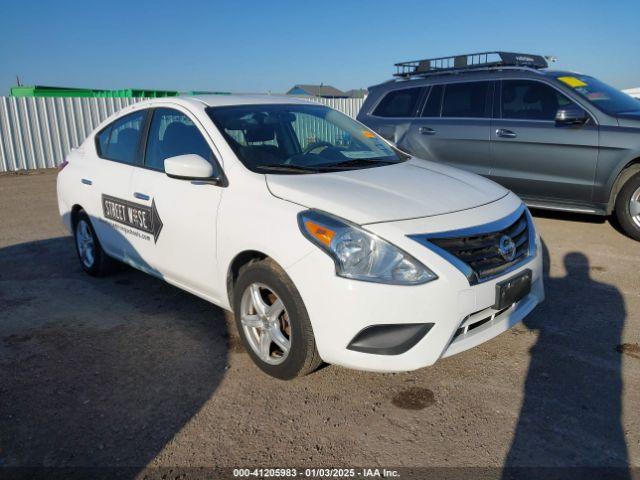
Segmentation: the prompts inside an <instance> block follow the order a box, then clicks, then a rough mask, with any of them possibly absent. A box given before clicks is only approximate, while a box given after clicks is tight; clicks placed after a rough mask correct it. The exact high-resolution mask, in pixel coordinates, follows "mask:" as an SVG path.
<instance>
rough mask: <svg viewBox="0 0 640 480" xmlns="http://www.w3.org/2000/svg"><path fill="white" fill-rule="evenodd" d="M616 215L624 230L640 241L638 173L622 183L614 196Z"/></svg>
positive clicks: (639, 186) (639, 187) (639, 188)
mask: <svg viewBox="0 0 640 480" xmlns="http://www.w3.org/2000/svg"><path fill="white" fill-rule="evenodd" d="M615 210H616V217H617V218H618V222H620V226H621V227H622V229H623V230H624V232H625V233H626V234H627V235H629V236H630V237H631V238H633V239H635V240H639V241H640V173H636V174H635V175H634V176H632V177H631V178H630V179H629V180H627V182H626V183H625V184H624V185H623V187H622V189H621V190H620V193H619V194H618V198H616V207H615Z"/></svg>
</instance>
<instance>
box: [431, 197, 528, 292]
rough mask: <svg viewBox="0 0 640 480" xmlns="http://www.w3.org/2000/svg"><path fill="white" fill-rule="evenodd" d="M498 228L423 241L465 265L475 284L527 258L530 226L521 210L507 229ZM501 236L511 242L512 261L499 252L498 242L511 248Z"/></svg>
mask: <svg viewBox="0 0 640 480" xmlns="http://www.w3.org/2000/svg"><path fill="white" fill-rule="evenodd" d="M501 227H502V228H500V229H498V230H493V231H488V232H486V231H485V232H482V233H475V232H473V233H470V234H466V235H463V236H457V235H456V236H451V237H446V236H445V237H440V236H438V237H436V238H434V237H431V238H427V239H426V240H427V241H428V242H430V243H432V244H433V245H436V246H437V247H439V248H440V249H442V250H444V251H445V252H447V253H448V254H450V255H451V256H453V257H454V258H455V259H457V260H458V261H460V262H462V263H463V264H464V265H466V266H468V267H469V268H470V269H471V270H472V272H473V275H474V276H475V278H474V279H473V280H474V282H472V283H477V282H482V281H485V280H488V279H490V278H493V277H495V276H497V275H500V274H501V273H503V272H505V271H507V270H509V269H510V268H511V267H514V266H515V265H517V264H518V263H520V262H522V261H523V260H524V259H525V258H527V257H528V256H529V249H530V244H529V242H530V235H529V234H530V232H529V229H530V228H531V227H530V226H529V220H528V216H527V212H526V210H524V209H523V210H522V212H521V213H520V215H519V216H518V217H516V218H515V220H514V221H512V222H509V223H508V224H507V226H501ZM452 233H453V232H452ZM505 237H508V238H509V239H511V241H512V242H513V244H514V246H515V253H514V255H513V258H510V257H509V255H505V254H504V253H505V252H501V251H500V242H501V241H503V244H504V243H506V244H507V245H509V246H511V245H510V244H509V241H508V240H507V239H506V238H505ZM470 280H471V279H470Z"/></svg>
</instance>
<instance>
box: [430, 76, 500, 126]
mask: <svg viewBox="0 0 640 480" xmlns="http://www.w3.org/2000/svg"><path fill="white" fill-rule="evenodd" d="M490 85H491V83H490V82H473V83H452V84H449V85H446V86H445V90H444V101H443V103H442V116H443V117H466V118H470V117H473V118H480V117H486V116H488V115H487V114H488V110H489V109H488V108H487V107H488V106H489V105H490V102H489V101H488V97H489V92H490V90H489V87H490Z"/></svg>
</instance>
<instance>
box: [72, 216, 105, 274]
mask: <svg viewBox="0 0 640 480" xmlns="http://www.w3.org/2000/svg"><path fill="white" fill-rule="evenodd" d="M73 233H74V239H75V243H76V252H77V253H78V259H79V260H80V265H81V266H82V269H83V270H84V271H85V272H87V273H88V274H89V275H92V276H94V277H102V276H104V275H107V274H109V273H111V271H112V270H113V264H114V261H113V259H111V258H110V257H109V256H107V254H106V253H105V252H104V250H103V249H102V246H101V245H100V242H99V240H98V237H97V236H96V233H95V231H94V230H93V226H92V225H91V221H90V220H89V216H88V215H87V214H86V213H85V211H84V210H81V211H80V212H79V213H78V216H77V218H76V221H75V225H74V232H73Z"/></svg>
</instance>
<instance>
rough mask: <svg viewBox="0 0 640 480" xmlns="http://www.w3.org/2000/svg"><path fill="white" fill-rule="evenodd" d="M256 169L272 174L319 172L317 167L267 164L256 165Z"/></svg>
mask: <svg viewBox="0 0 640 480" xmlns="http://www.w3.org/2000/svg"><path fill="white" fill-rule="evenodd" d="M258 168H261V169H262V170H267V171H272V172H296V173H317V172H319V171H320V169H319V168H318V167H311V166H304V165H278V164H269V163H268V164H266V165H258Z"/></svg>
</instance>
